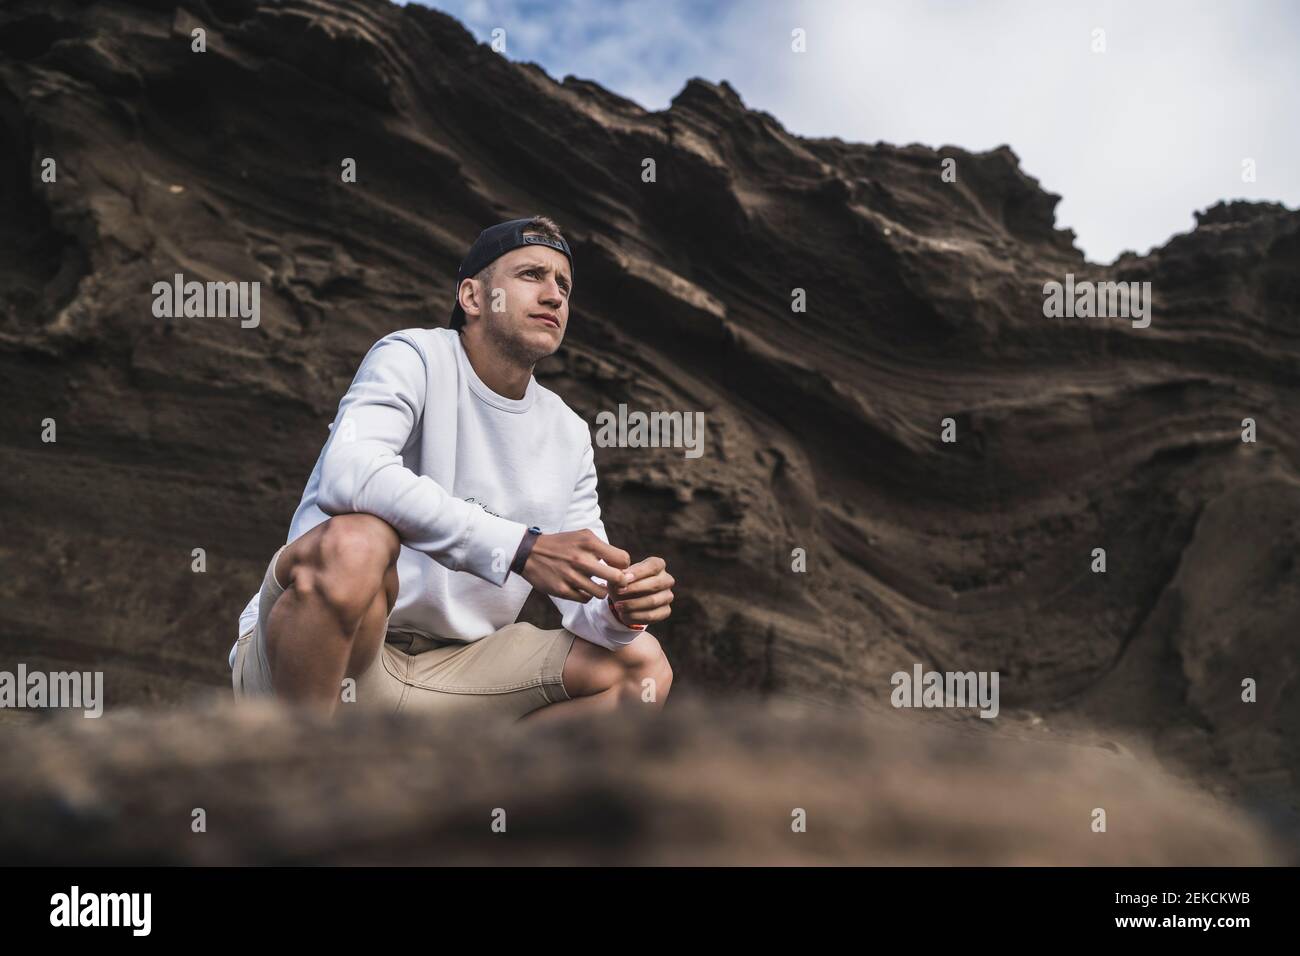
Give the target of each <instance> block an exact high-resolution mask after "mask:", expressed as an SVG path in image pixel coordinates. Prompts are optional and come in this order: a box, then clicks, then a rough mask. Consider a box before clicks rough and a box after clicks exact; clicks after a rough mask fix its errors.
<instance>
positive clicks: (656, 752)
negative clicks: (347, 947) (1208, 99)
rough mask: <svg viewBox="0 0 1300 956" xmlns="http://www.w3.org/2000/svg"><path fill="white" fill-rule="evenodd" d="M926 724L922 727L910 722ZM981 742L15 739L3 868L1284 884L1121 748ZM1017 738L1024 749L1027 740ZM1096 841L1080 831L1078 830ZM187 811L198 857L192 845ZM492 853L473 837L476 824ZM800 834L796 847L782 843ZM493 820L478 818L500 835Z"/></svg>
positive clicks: (196, 735)
mask: <svg viewBox="0 0 1300 956" xmlns="http://www.w3.org/2000/svg"><path fill="white" fill-rule="evenodd" d="M926 716H928V715H926ZM1049 736H1055V735H1054V734H1052V733H1051V732H1048V731H1045V730H1041V729H1039V728H1037V727H1031V726H1029V725H1015V724H1010V725H1009V724H1007V723H1006V722H1001V723H1000V726H999V727H998V728H991V727H990V728H988V729H986V728H985V727H984V726H983V725H982V724H978V723H977V724H971V723H970V722H960V721H945V720H943V719H940V720H938V721H934V722H931V721H923V720H921V719H919V715H917V714H916V712H902V711H899V712H892V711H886V712H883V713H871V712H866V711H853V710H847V709H844V710H833V709H826V708H815V707H812V706H809V705H806V704H802V703H797V702H794V701H790V700H782V699H778V700H774V701H772V702H769V703H768V704H766V705H761V704H757V703H752V702H750V703H744V702H740V701H739V700H732V701H723V702H708V703H706V702H703V701H702V700H700V699H698V698H697V699H685V698H682V699H680V700H677V699H675V700H674V702H673V706H670V707H669V708H668V709H667V710H666V711H665V712H664V713H663V714H662V715H661V716H660V717H659V718H656V719H650V720H641V719H638V718H625V719H622V720H619V721H614V720H610V721H607V722H605V723H604V724H601V725H590V724H584V725H567V726H566V725H557V726H554V727H546V726H543V725H537V726H536V727H529V726H528V725H527V724H517V725H513V726H512V725H504V724H502V725H490V724H484V723H482V722H475V723H473V724H472V725H461V724H457V723H454V722H452V723H448V722H446V721H443V722H441V724H440V726H439V727H438V728H437V732H435V728H433V727H431V726H430V725H429V723H428V722H427V721H425V720H422V719H418V718H414V717H410V716H404V715H392V716H386V715H377V714H372V713H365V712H347V713H346V714H345V716H343V717H342V718H341V719H339V720H338V721H337V722H336V723H334V724H333V725H330V724H328V723H326V722H324V721H322V720H320V719H318V718H314V717H312V716H310V715H307V714H303V713H300V712H295V711H291V710H288V709H286V708H284V707H282V706H279V705H276V704H274V703H266V704H257V705H250V706H247V707H245V708H243V709H239V708H236V707H235V706H234V705H233V704H231V703H229V702H227V701H225V700H222V699H219V698H213V699H211V700H210V701H207V702H205V703H203V704H202V705H200V706H196V707H193V708H190V709H186V710H156V709H155V710H144V709H140V710H128V711H117V712H113V713H110V714H108V715H106V716H105V717H103V718H101V719H99V720H87V719H83V718H80V717H71V716H59V717H57V718H54V719H51V720H47V721H40V722H31V723H27V724H26V725H16V724H11V725H9V726H7V727H5V728H4V730H3V736H0V753H3V760H0V799H3V803H4V806H5V808H6V809H5V813H4V814H3V815H0V859H3V860H4V861H5V862H8V863H60V864H99V863H133V864H178V863H179V864H192V863H193V864H252V863H256V864H302V863H323V864H380V863H391V864H484V863H491V864H510V863H519V864H687V865H692V864H781V865H784V864H1121V865H1130V864H1131V865H1249V864H1266V863H1278V862H1284V861H1283V860H1281V859H1280V858H1279V856H1280V854H1279V852H1278V851H1277V850H1275V849H1273V848H1271V847H1270V844H1269V842H1268V840H1267V839H1266V837H1265V835H1264V834H1263V832H1262V831H1261V830H1260V829H1259V827H1258V825H1257V824H1256V823H1254V822H1253V821H1251V820H1249V819H1247V818H1246V817H1243V816H1241V815H1240V814H1239V811H1236V810H1232V809H1230V808H1229V807H1228V806H1227V805H1225V804H1220V803H1218V802H1217V801H1215V800H1214V798H1212V797H1211V796H1209V795H1208V794H1203V793H1198V792H1195V791H1193V790H1190V789H1188V788H1187V787H1186V786H1184V785H1182V784H1180V783H1178V782H1177V781H1175V780H1174V779H1172V778H1170V777H1168V776H1167V775H1165V774H1164V773H1163V772H1161V771H1160V770H1158V769H1157V765H1156V763H1155V761H1154V760H1150V759H1147V758H1146V757H1145V756H1135V755H1134V754H1133V753H1132V752H1130V751H1129V750H1128V749H1127V748H1126V747H1124V746H1120V745H1116V744H1115V743H1113V742H1109V741H1102V740H1098V739H1095V738H1094V739H1090V740H1089V739H1085V738H1084V737H1083V736H1073V737H1059V736H1056V739H1054V740H1053V741H1052V742H1051V743H1047V742H1045V740H1046V738H1047V737H1049ZM1035 738H1038V739H1035ZM1098 807H1100V808H1103V809H1105V811H1106V816H1107V829H1106V832H1105V833H1095V832H1093V830H1092V826H1091V824H1092V819H1093V812H1094V808H1098ZM195 808H202V809H203V810H204V811H205V813H206V825H207V829H206V832H202V833H195V832H192V828H191V821H192V819H193V811H194V809H195ZM497 808H500V809H501V810H504V813H505V825H506V831H505V832H504V833H501V832H493V829H492V821H493V814H494V811H495V810H496V809H497ZM796 808H802V810H803V811H805V813H806V819H807V828H806V832H794V830H793V829H792V821H793V820H794V819H795V816H794V815H795V813H796ZM497 816H498V817H500V813H499V812H498V813H497Z"/></svg>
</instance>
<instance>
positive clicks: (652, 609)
mask: <svg viewBox="0 0 1300 956" xmlns="http://www.w3.org/2000/svg"><path fill="white" fill-rule="evenodd" d="M539 543H540V542H539ZM628 572H629V573H630V574H631V575H632V579H631V583H629V584H626V585H624V586H623V587H618V586H617V585H616V586H615V587H614V593H613V594H611V595H610V597H609V600H610V602H611V603H612V604H613V605H614V612H615V614H616V616H617V617H618V619H619V620H620V621H622V622H623V623H624V624H627V625H629V626H631V625H633V624H653V623H654V622H655V621H662V620H664V618H666V617H668V615H669V614H672V613H673V609H672V608H671V607H670V606H669V605H671V604H672V602H673V591H672V588H673V585H674V584H676V583H677V582H676V581H675V580H674V578H673V576H672V575H671V574H669V573H668V563H667V562H666V561H664V559H663V558H657V557H650V558H646V559H645V560H644V561H638V562H637V563H636V564H634V565H632V567H630V568H628ZM611 583H612V582H611Z"/></svg>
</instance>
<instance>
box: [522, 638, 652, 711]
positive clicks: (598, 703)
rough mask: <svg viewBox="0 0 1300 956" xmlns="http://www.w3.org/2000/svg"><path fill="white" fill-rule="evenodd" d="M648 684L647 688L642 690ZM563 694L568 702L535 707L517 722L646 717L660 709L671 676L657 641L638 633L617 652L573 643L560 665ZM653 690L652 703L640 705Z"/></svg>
mask: <svg viewBox="0 0 1300 956" xmlns="http://www.w3.org/2000/svg"><path fill="white" fill-rule="evenodd" d="M647 679H649V680H650V681H652V682H653V683H651V684H649V685H647V684H646V683H645V681H646V680H647ZM563 680H564V689H565V691H566V692H567V693H568V695H569V697H570V698H571V699H570V700H562V701H560V702H559V703H558V704H548V705H547V706H545V707H539V708H538V709H537V710H534V711H531V712H529V713H527V714H525V715H524V716H523V717H521V718H520V720H521V721H528V722H530V723H537V722H539V721H546V722H548V723H549V722H555V721H562V720H570V719H582V718H598V717H600V716H601V715H606V714H612V713H615V712H616V711H626V712H629V713H646V714H650V713H652V712H655V711H659V710H662V709H663V706H664V702H665V701H666V700H667V699H668V691H669V688H671V687H672V682H673V671H672V668H671V667H670V666H669V665H668V658H667V656H666V655H665V654H664V652H663V648H662V647H661V646H660V645H659V641H658V640H656V639H655V638H654V636H653V635H651V634H650V632H649V631H642V632H641V633H640V634H638V635H637V637H636V639H635V640H633V641H632V643H630V644H628V645H627V646H625V647H622V648H620V649H619V650H617V651H610V650H607V649H606V648H603V647H600V646H598V645H596V644H592V643H591V642H590V641H585V640H583V639H582V638H577V639H576V640H575V641H574V642H573V646H572V647H570V648H569V654H568V657H566V658H565V661H564V671H563ZM650 691H653V700H648V701H647V700H645V699H644V697H645V696H647V694H648V692H650Z"/></svg>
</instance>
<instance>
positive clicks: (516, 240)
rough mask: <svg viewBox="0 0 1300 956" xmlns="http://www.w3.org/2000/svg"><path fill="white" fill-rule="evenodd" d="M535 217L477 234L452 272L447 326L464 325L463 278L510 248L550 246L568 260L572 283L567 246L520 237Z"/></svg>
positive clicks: (501, 225)
mask: <svg viewBox="0 0 1300 956" xmlns="http://www.w3.org/2000/svg"><path fill="white" fill-rule="evenodd" d="M534 218H535V217H532V216H530V217H528V218H527V219H511V220H510V221H509V222H499V223H497V224H496V225H495V226H488V227H487V228H486V229H484V230H483V231H482V232H480V233H479V234H478V238H477V239H475V240H474V245H472V246H470V249H469V254H468V255H466V256H465V261H464V262H462V263H461V264H460V270H459V271H458V272H457V273H456V291H455V295H456V300H455V302H454V303H453V305H452V308H451V327H452V328H453V329H459V328H460V327H461V326H463V325H464V324H465V310H464V309H462V308H461V307H460V295H459V293H460V284H461V283H462V282H464V281H465V280H466V279H472V278H474V276H476V275H478V274H479V273H480V272H482V271H483V270H484V269H485V268H487V266H488V265H490V264H491V263H493V262H495V261H496V260H497V259H499V258H501V257H502V256H504V255H505V254H506V253H507V252H510V251H511V250H513V249H518V248H519V247H520V246H532V245H537V246H550V247H551V248H552V249H556V250H558V251H560V252H563V253H564V254H565V256H567V257H568V259H569V273H570V278H571V280H572V274H573V271H574V269H573V253H572V252H571V251H570V250H569V244H568V243H567V242H565V241H564V240H563V239H550V238H548V237H546V236H538V235H528V236H526V235H524V230H525V229H526V228H527V226H528V224H529V223H530V222H532V221H533V219H534Z"/></svg>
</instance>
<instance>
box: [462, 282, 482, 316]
mask: <svg viewBox="0 0 1300 956" xmlns="http://www.w3.org/2000/svg"><path fill="white" fill-rule="evenodd" d="M467 283H468V285H467ZM477 286H478V281H477V280H476V279H462V280H461V281H460V288H459V289H457V290H456V297H457V300H458V301H459V302H460V307H461V309H462V310H463V311H464V313H465V317H466V319H468V318H469V317H470V316H471V315H478V314H479V313H480V312H482V311H483V305H482V303H481V302H480V301H479V300H478V298H476V296H475V292H476V288H477Z"/></svg>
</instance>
